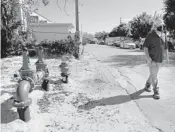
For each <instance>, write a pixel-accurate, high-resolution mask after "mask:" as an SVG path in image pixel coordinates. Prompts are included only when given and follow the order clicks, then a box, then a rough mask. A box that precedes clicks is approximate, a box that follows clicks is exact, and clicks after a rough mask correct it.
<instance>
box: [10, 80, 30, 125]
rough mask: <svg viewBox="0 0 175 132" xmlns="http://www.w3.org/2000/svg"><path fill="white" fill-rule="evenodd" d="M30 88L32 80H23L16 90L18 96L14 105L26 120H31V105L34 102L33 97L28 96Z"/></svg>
mask: <svg viewBox="0 0 175 132" xmlns="http://www.w3.org/2000/svg"><path fill="white" fill-rule="evenodd" d="M30 89H31V83H30V81H28V80H21V81H20V82H19V85H18V87H17V90H16V98H15V100H14V102H13V106H14V107H17V111H18V114H19V118H20V119H21V120H23V121H25V122H27V121H29V120H30V110H29V106H30V105H31V103H32V99H31V98H29V97H28V95H29V91H30Z"/></svg>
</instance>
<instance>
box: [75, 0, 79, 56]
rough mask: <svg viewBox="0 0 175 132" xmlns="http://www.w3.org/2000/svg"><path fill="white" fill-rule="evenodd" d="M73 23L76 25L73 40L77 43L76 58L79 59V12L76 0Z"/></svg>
mask: <svg viewBox="0 0 175 132" xmlns="http://www.w3.org/2000/svg"><path fill="white" fill-rule="evenodd" d="M75 18H76V19H75V20H76V21H75V23H76V33H75V39H76V43H77V51H76V54H77V58H79V41H80V32H79V10H78V0H75Z"/></svg>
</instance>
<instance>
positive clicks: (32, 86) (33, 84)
mask: <svg viewBox="0 0 175 132" xmlns="http://www.w3.org/2000/svg"><path fill="white" fill-rule="evenodd" d="M22 80H26V81H29V82H30V85H31V88H30V92H31V91H32V90H33V89H34V87H35V82H34V80H33V79H32V78H31V77H29V76H24V77H23V78H22V79H20V80H19V82H18V83H20V82H21V81H22Z"/></svg>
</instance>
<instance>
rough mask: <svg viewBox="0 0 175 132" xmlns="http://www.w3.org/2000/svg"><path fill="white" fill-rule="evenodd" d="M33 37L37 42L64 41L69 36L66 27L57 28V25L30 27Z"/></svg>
mask: <svg viewBox="0 0 175 132" xmlns="http://www.w3.org/2000/svg"><path fill="white" fill-rule="evenodd" d="M31 28H32V34H33V37H34V38H35V39H36V40H37V42H38V43H39V42H41V41H43V40H49V41H53V40H60V39H66V38H67V36H68V35H69V27H68V26H58V25H51V24H49V25H39V24H38V25H31ZM71 36H72V35H71Z"/></svg>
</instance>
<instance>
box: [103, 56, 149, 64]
mask: <svg viewBox="0 0 175 132" xmlns="http://www.w3.org/2000/svg"><path fill="white" fill-rule="evenodd" d="M102 62H103V63H112V64H111V66H117V67H120V66H128V67H134V66H137V65H141V64H145V63H146V60H145V55H115V56H111V57H110V58H108V60H105V61H102Z"/></svg>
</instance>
